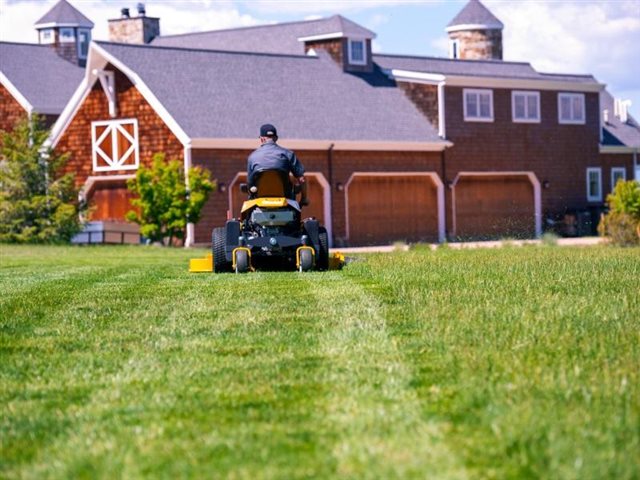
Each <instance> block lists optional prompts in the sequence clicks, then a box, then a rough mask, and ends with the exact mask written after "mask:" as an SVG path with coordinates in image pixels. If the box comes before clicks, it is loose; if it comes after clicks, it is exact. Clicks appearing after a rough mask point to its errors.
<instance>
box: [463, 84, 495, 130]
mask: <svg viewBox="0 0 640 480" xmlns="http://www.w3.org/2000/svg"><path fill="white" fill-rule="evenodd" d="M487 93H488V94H489V111H490V116H489V117H470V116H469V115H468V114H467V94H473V95H478V113H480V95H481V94H483V95H484V94H487ZM462 107H463V109H464V121H465V122H493V121H494V115H493V90H489V89H477V88H465V89H463V90H462Z"/></svg>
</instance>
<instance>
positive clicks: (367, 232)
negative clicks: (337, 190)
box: [347, 174, 438, 246]
mask: <svg viewBox="0 0 640 480" xmlns="http://www.w3.org/2000/svg"><path fill="white" fill-rule="evenodd" d="M347 197H348V215H349V219H348V222H349V245H350V246H359V245H386V244H390V243H393V242H394V241H408V242H418V241H429V242H433V241H437V240H438V191H437V187H436V184H435V183H434V181H433V180H432V178H431V177H429V176H416V175H415V174H408V175H406V176H405V175H398V176H386V175H370V176H367V175H357V176H354V177H353V179H352V180H351V183H350V184H349V188H348V189H347Z"/></svg>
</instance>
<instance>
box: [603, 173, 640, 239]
mask: <svg viewBox="0 0 640 480" xmlns="http://www.w3.org/2000/svg"><path fill="white" fill-rule="evenodd" d="M607 204H608V205H609V213H607V214H606V215H603V216H602V219H601V220H600V224H599V225H598V233H600V235H601V236H606V237H609V238H610V240H611V242H612V243H614V244H616V245H622V246H627V245H639V244H640V184H639V183H638V182H637V181H634V180H629V181H626V182H622V181H620V182H618V183H617V185H616V187H615V189H614V190H613V192H612V193H611V194H609V195H607Z"/></svg>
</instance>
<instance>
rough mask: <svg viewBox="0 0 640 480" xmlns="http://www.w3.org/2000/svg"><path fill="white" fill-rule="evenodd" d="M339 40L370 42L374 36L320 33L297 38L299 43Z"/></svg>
mask: <svg viewBox="0 0 640 480" xmlns="http://www.w3.org/2000/svg"><path fill="white" fill-rule="evenodd" d="M339 38H351V39H354V40H370V39H372V38H376V35H375V34H374V35H364V34H350V33H345V32H331V33H322V34H319V35H309V36H307V37H298V41H299V42H319V41H322V40H335V39H339Z"/></svg>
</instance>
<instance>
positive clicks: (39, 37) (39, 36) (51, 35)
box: [38, 28, 56, 45]
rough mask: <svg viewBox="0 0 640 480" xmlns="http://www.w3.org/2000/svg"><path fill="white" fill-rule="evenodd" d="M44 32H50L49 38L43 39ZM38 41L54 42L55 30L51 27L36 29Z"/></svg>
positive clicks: (47, 43)
mask: <svg viewBox="0 0 640 480" xmlns="http://www.w3.org/2000/svg"><path fill="white" fill-rule="evenodd" d="M44 32H49V33H50V36H49V40H44V39H43V38H42V34H43V33H44ZM38 41H39V42H40V43H41V44H44V45H49V44H50V43H55V42H56V33H55V30H54V29H53V28H43V29H42V30H38Z"/></svg>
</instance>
